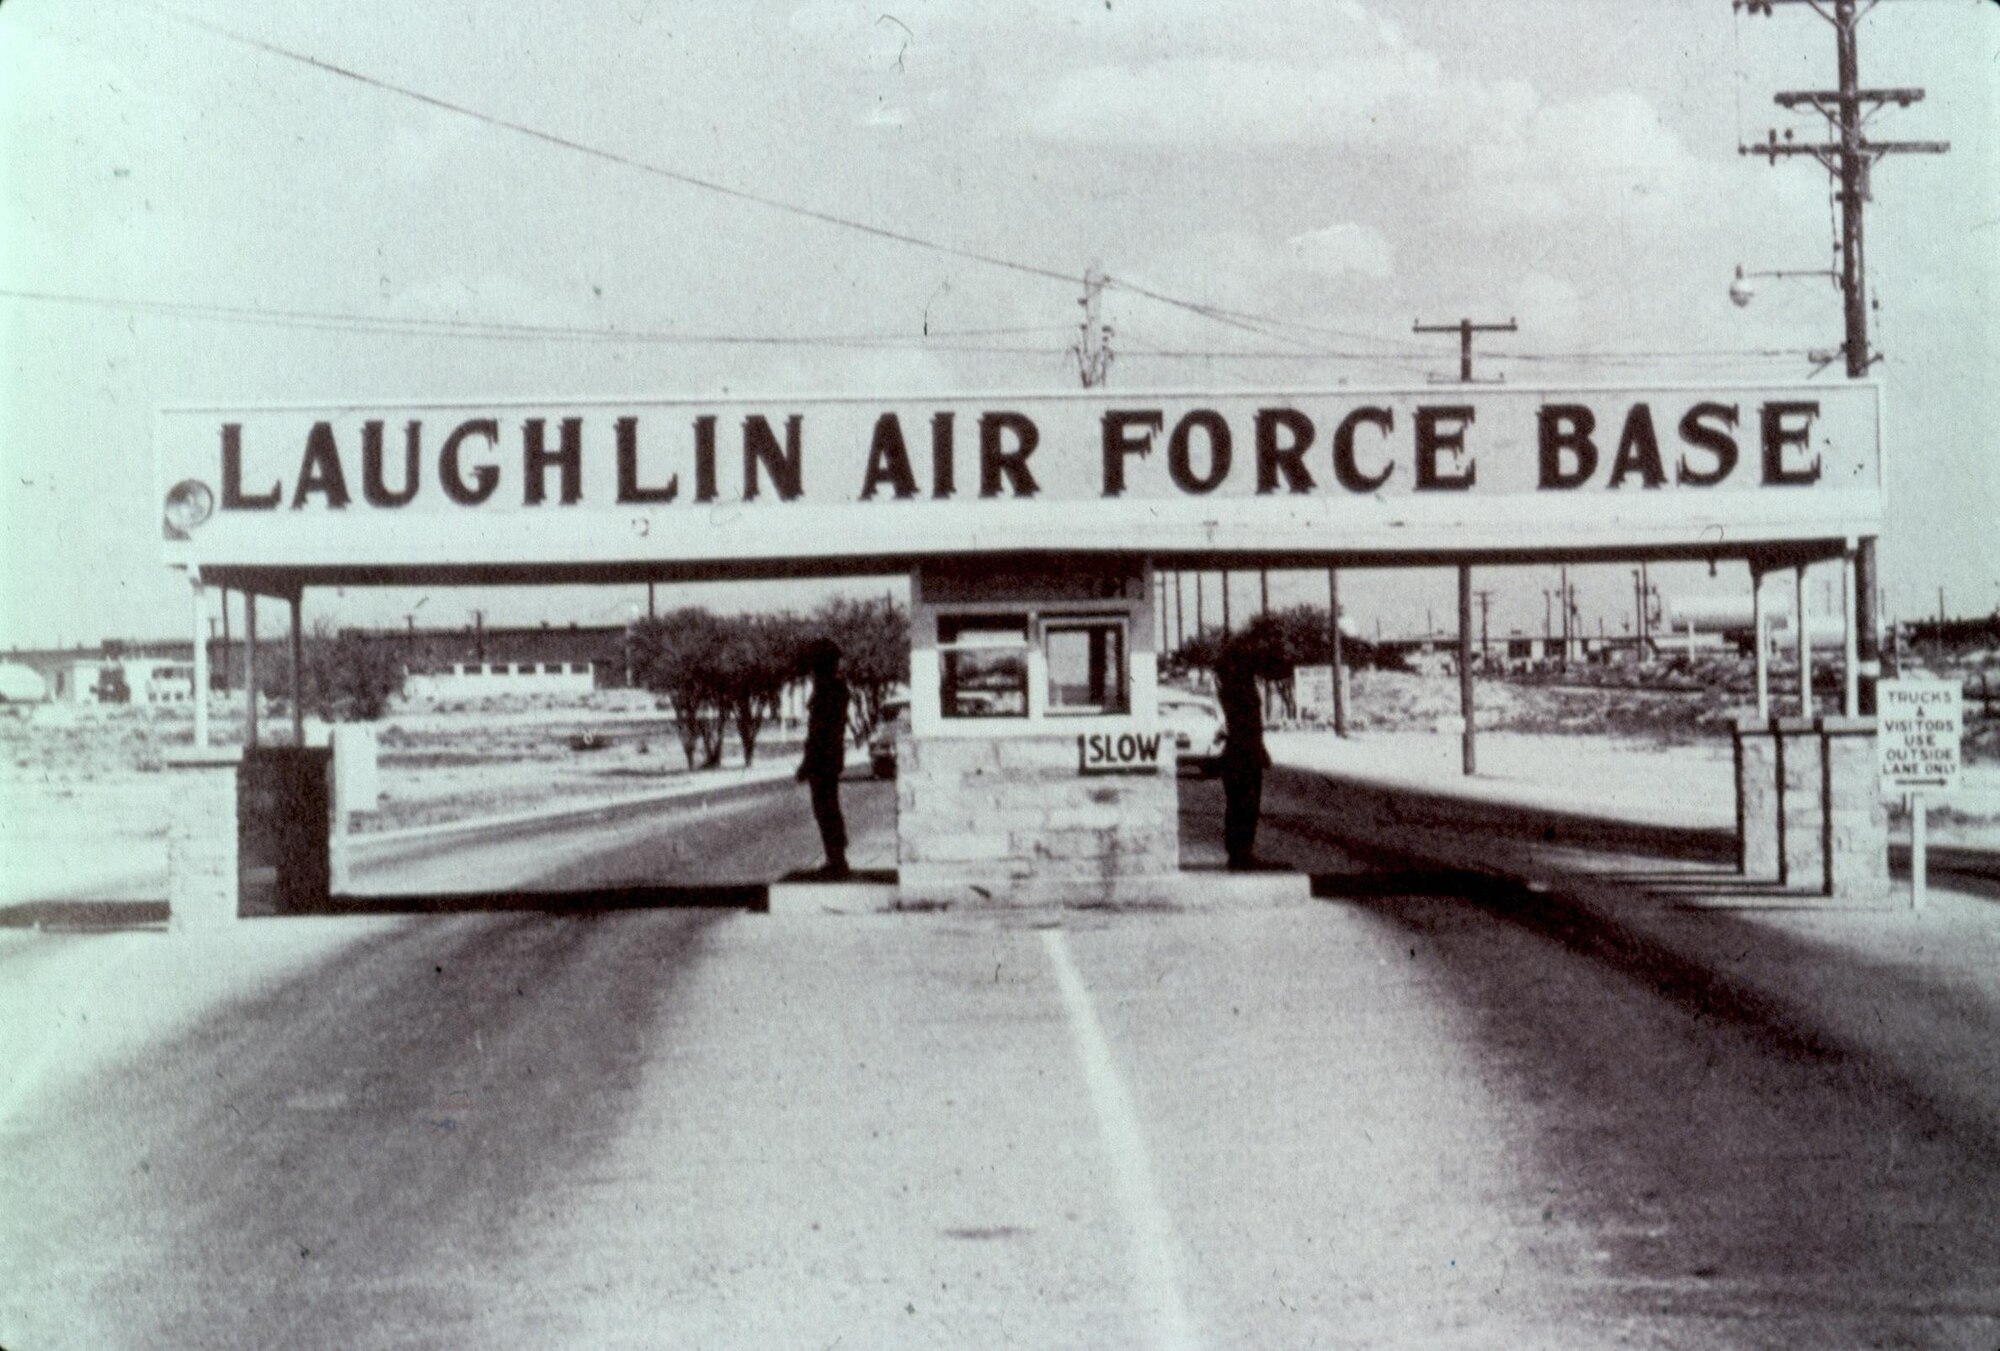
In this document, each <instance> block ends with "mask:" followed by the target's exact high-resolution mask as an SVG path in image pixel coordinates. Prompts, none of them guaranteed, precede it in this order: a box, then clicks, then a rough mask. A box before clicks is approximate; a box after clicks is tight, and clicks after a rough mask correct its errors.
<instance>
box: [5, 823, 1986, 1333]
mask: <svg viewBox="0 0 2000 1351" xmlns="http://www.w3.org/2000/svg"><path fill="white" fill-rule="evenodd" d="M1187 787H1188V792H1187V797H1186V802H1187V809H1186V821H1187V824H1188V829H1189V831H1190V834H1191V836H1193V837H1195V838H1198V839H1208V838H1212V837H1213V834H1214V832H1215V831H1216V830H1217V829H1219V827H1218V826H1217V825H1216V822H1215V820H1214V818H1215V814H1216V809H1217V804H1218V799H1217V797H1216V795H1215V791H1214V789H1213V786H1212V785H1199V784H1192V783H1191V784H1189V785H1188V786H1187ZM799 796H800V797H802V794H800V795H799ZM887 801H888V799H887V798H886V797H885V796H882V790H880V789H878V788H869V787H862V788H861V789H860V790H859V791H857V792H855V793H851V794H850V814H851V816H852V817H853V818H854V819H855V820H856V821H857V822H863V821H866V820H870V819H872V818H870V817H869V815H868V814H869V813H871V812H873V811H874V810H876V807H875V805H871V804H886V802H887ZM762 803H763V805H761V806H759V805H755V804H753V805H750V806H747V807H739V806H730V807H728V808H727V809H717V810H715V811H714V812H712V813H703V814H699V815H696V816H669V817H663V818H661V820H660V821H658V822H656V823H654V824H653V825H652V826H645V825H625V826H622V827H621V830H620V834H619V838H618V840H616V841H612V842H608V843H607V842H606V841H602V840H599V841H596V843H595V845H594V846H593V850H594V852H593V851H592V850H586V851H584V852H583V853H581V854H579V853H577V852H575V851H573V850H572V849H571V842H568V841H565V840H562V839H549V838H541V839H539V840H538V841H522V842H520V845H519V847H520V848H521V849H523V850H528V851H530V852H535V853H538V854H539V857H540V865H539V866H540V868H541V871H539V872H536V871H535V870H534V869H533V868H531V867H528V866H527V865H526V864H523V865H522V869H523V870H522V871H521V872H520V873H519V874H518V875H517V876H516V877H515V883H519V882H520V881H522V880H523V879H528V880H533V879H540V880H541V881H545V882H546V881H548V880H550V879H552V878H557V877H567V878H571V879H576V880H578V881H580V882H581V883H583V884H589V885H597V884H600V883H609V882H623V881H626V880H629V879H631V878H633V877H634V876H638V875H645V876H648V877H651V876H654V875H655V872H656V866H657V865H659V864H660V863H661V862H662V861H663V860H664V861H671V862H673V863H674V865H675V866H676V867H678V868H681V869H683V870H684V871H683V872H682V873H680V874H677V875H679V876H685V877H696V876H701V875H712V876H716V877H722V876H725V875H726V876H737V875H739V874H741V873H742V872H743V870H744V869H746V868H748V867H749V866H750V865H749V863H748V860H749V859H751V858H753V857H754V858H756V859H758V860H759V862H758V863H757V864H756V869H755V870H765V871H768V870H769V869H773V868H775V869H779V870H784V869H789V868H792V867H800V866H809V865H810V864H812V863H813V862H815V861H816V859H817V846H816V842H815V841H814V839H813V837H812V835H811V825H810V819H809V816H807V815H806V814H805V813H804V810H803V808H804V803H803V801H798V800H793V798H792V796H791V795H789V794H787V793H784V792H783V791H782V790H781V791H780V793H779V794H777V795H775V796H773V797H770V798H767V799H762ZM1272 808H1273V824H1272V826H1271V827H1269V833H1268V834H1267V837H1266V840H1265V846H1266V850H1267V852H1270V853H1272V854H1274V855H1277V856H1280V857H1286V856H1289V857H1291V858H1292V859H1293V860H1294V861H1296V862H1300V863H1302V864H1305V865H1307V866H1311V867H1313V868H1314V870H1315V871H1319V872H1322V873H1324V874H1326V875H1327V877H1328V879H1329V882H1328V884H1327V885H1326V886H1324V887H1323V888H1322V889H1323V890H1324V891H1327V892H1328V893H1329V894H1330V897H1331V898H1330V899H1327V900H1324V901H1322V902H1319V903H1316V904H1314V905H1311V906H1304V907H1295V908H1288V909H1271V910H1263V911H1256V912H1250V913H1243V914H1185V915H1175V914H1158V913H1132V914H1114V913H1076V912H1071V913H1067V914H1016V915H1007V914H999V915H992V914H989V915H967V914H943V915H913V916H875V917H861V918H839V917H819V918H785V917H773V916H763V915H753V914H743V913H736V912H727V911H699V912H697V911H668V910H644V911H620V912H613V913H580V914H547V913H536V912H497V913H485V914H479V913H474V914H454V915H447V916H419V917H398V918H394V919H390V920H367V921H360V920H354V919H345V918H331V919H306V920H285V921H263V922H260V923H259V924H252V925H245V926H241V930H242V932H243V933H244V934H246V935H247V936H244V937H240V938H238V939H235V940H232V941H237V942H241V943H249V944H256V943H272V942H276V941H278V936H279V935H282V936H283V940H284V941H286V942H289V943H294V944H297V943H307V942H310V943H313V944H318V945H319V946H317V947H314V948H313V949H312V951H310V952H309V953H306V954H305V955H303V956H300V957H298V958H297V959H296V960H293V961H291V962H290V964H289V965H286V966H284V967H282V968H276V967H273V968H270V969H265V968H259V971H260V972H261V973H262V974H259V975H258V976H257V977H256V978H255V979H252V978H251V977H250V976H249V975H248V974H245V975H243V976H241V977H240V978H236V979H233V980H227V981H223V982H222V983H221V987H220V992H219V993H217V994H215V995H214V996H213V997H208V998H205V1000H204V1001H201V1002H200V1003H199V1007H196V1008H194V1009H193V1011H192V1012H190V1013H189V1014H188V1016H186V1017H185V1018H182V1019H179V1020H177V1021H173V1022H170V1023H164V1024H162V1027H161V1030H160V1031H159V1032H158V1033H157V1034H156V1035H150V1036H142V1035H138V1034H134V1037H133V1040H132V1042H131V1044H130V1045H129V1046H128V1047H126V1048H125V1049H123V1050H121V1051H119V1052H118V1053H117V1054H111V1053H109V1052H106V1053H104V1054H98V1055H91V1056H80V1055H79V1056H76V1057H74V1058H65V1056H64V1054H63V1051H64V1049H65V1047H66V1046H69V1045H71V1044H75V1045H79V1046H80V1045H81V1044H82V1041H81V1039H82V1038H83V1037H84V1035H85V1034H84V1031H83V1026H84V1025H83V1024H82V1023H79V1022H77V1021H76V1020H77V1019H88V1018H89V1017H90V1016H91V1014H92V1012H93V1011H94V1010H99V1009H103V1008H109V1007H110V1005H111V1004H112V1003H113V1002H114V1001H116V1000H118V999H120V998H121V997H122V998H126V999H135V998H138V997H139V996H138V995H137V994H135V993H133V992H134V991H138V990H144V989H147V988H149V984H148V983H149V982H152V983H154V984H157V983H158V982H161V981H175V980H184V979H191V977H190V976H189V975H188V974H187V972H188V970H189V969H190V967H193V968H195V969H199V967H200V966H201V962H200V961H199V960H198V959H199V957H200V953H198V952H193V950H191V949H189V948H188V947H187V943H188V942H189V941H190V940H185V939H180V938H172V939H169V938H164V937H161V936H158V935H154V934H123V935H105V936H90V937H75V936H71V937H63V936H39V937H17V938H15V939H11V940H10V941H9V945H8V946H6V947H4V948H0V982H7V983H10V984H11V985H12V986H13V988H14V989H16V990H17V991H18V990H30V989H42V988H45V989H47V990H48V991H50V992H51V993H50V995H49V1000H50V1001H53V1002H55V1003H60V1004H62V1006H63V1008H64V1009H65V1010H66V1012H65V1014H64V1018H63V1020H61V1021H51V1022H50V1023H49V1025H48V1026H46V1027H43V1026H42V1024H41V1023H40V1022H38V1021H37V1020H36V1017H35V1016H34V1013H33V1011H32V1010H31V1009H26V1008H25V1006H20V1007H19V1008H17V1011H16V1013H15V1014H14V1015H13V1016H16V1017H19V1018H20V1019H21V1026H22V1028H23V1029H24V1030H26V1031H28V1032H30V1033H31V1034H32V1033H34V1032H35V1031H36V1029H37V1028H41V1035H42V1036H43V1037H44V1039H45V1041H44V1044H43V1046H42V1048H41V1049H42V1055H41V1061H40V1063H41V1064H42V1066H43V1073H42V1075H41V1077H40V1079H39V1080H37V1081H36V1082H35V1084H34V1086H33V1091H32V1092H26V1091H23V1092H14V1093H12V1094H0V1345H4V1346H5V1347H7V1348H8V1349H9V1351H31V1349H32V1348H39V1347H70V1346H82V1347H98V1346H102V1347H154V1346H203V1347H224V1348H228V1347H246V1348H247V1347H258V1348H265V1347H276V1346H284V1347H295V1346H296V1347H314V1346H329V1347H331V1346H341V1347H404V1346H409V1347H418V1346H422V1347H430V1346H444V1347H456V1346H577V1347H599V1346H633V1347H652V1346H691V1347H745V1348H750V1347H757V1348H762V1347H790V1346H799V1347H827V1346H845V1347H871V1348H872V1347H937V1346H968V1347H990V1346H1007V1345H1018V1346H1032V1347H1050V1346H1091V1347H1125V1346H1131V1347H1224V1346H1240V1347H1271V1346H1328V1347H1378V1346H1408V1347H1438V1346H1446V1347H1452V1346H1458V1347H1494V1346H1539V1347H1578V1348H1584V1347H1602V1346H1642V1347H1676V1348H1681V1347H1697V1348H1698V1347H1785V1348H1796V1347H1801V1346H1812V1347H1822V1346H1824V1347H1861V1346H1888V1347H1903V1346H1969V1347H1981V1348H1990V1347H1993V1346H1996V1345H2000V1219H1996V1216H2000V1129H1996V1125H1995V1122H1996V1121H2000V1114H1995V1113H1993V1112H1991V1111H1988V1110H1985V1109H1986V1108H1988V1107H1990V1106H1991V1104H1992V1101H1993V1100H1994V1099H1995V1098H1996V1097H2000V1086H1996V1085H1995V1084H1994V1083H1993V1082H1992V1080H1993V1074H1992V1064H1993V1062H1992V1061H1991V1060H1988V1061H1987V1062H1985V1069H1984V1071H1983V1073H1984V1076H1985V1077H1984V1079H1983V1080H1981V1079H1980V1077H1979V1076H1980V1073H1981V1071H1980V1070H1979V1065H1978V1062H1977V1060H1976V1059H1975V1060H1974V1061H1973V1062H1972V1069H1973V1072H1972V1073H1970V1074H1968V1069H1967V1059H1966V1057H1965V1056H1964V1055H1963V1054H1960V1053H1959V1050H1958V1048H1959V1047H1960V1045H1961V1044H1962V1043H1963V1042H1964V1041H1965V1040H1966V1038H1967V1037H1968V1036H1971V1035H1973V1034H1980V1035H1983V1034H1984V1032H1985V1031H1986V1030H1990V1024H1991V1021H1992V1004H1993V1002H1994V1001H1993V999H1992V997H1991V994H1990V987H1988V989H1986V990H1981V989H1979V988H1976V987H1970V986H1968V987H1965V988H1952V989H1944V988H1926V987H1925V986H1924V985H1923V980H1922V978H1921V975H1914V976H1913V975H1912V974H1911V971H1910V969H1908V968H1906V967H1900V966H1896V965H1895V964H1894V963H1893V962H1891V961H1890V960H1889V959H1888V958H1886V957H1885V958H1883V959H1881V960H1879V961H1860V960H1857V959H1855V958H1854V957H1853V956H1852V946H1851V945H1842V944H1838V943H1833V942H1824V943H1816V942H1814V941H1812V939H1811V935H1810V934H1808V933H1789V934H1788V933H1786V932H1778V931H1771V930H1763V929H1754V928H1751V927H1747V926H1732V922H1731V921H1728V920H1727V919H1717V918H1712V917H1703V918H1702V919H1701V920H1699V921H1697V922H1698V923H1699V924H1700V925H1701V926H1702V927H1701V928H1700V929H1699V934H1700V935H1701V941H1702V942H1706V943H1710V944H1712V945H1714V946H1715V947H1716V948H1717V950H1718V952H1722V951H1724V950H1727V954H1726V955H1723V956H1718V957H1717V958H1716V960H1715V961H1714V963H1713V964H1712V965H1711V966H1709V967H1704V968H1702V969H1694V968H1692V967H1690V966H1688V965H1687V962H1686V959H1685V958H1684V957H1681V958H1674V957H1672V956H1671V955H1670V954H1668V953H1666V952H1664V951H1663V950H1660V949H1658V948H1657V947H1649V946H1648V945H1647V941H1646V940H1644V939H1641V938H1637V937H1634V936H1633V935H1631V934H1625V935H1614V934H1607V933H1604V932H1600V931H1598V930H1597V929H1595V928H1593V926H1594V925H1598V924H1599V923H1600V922H1599V921H1597V920H1594V919H1592V918H1591V917H1590V916H1587V915H1583V914H1579V913H1575V912H1571V911H1568V910H1565V909H1564V907H1563V906H1562V904H1561V903H1560V902H1559V901H1556V900H1553V899H1550V898H1536V897H1530V896H1523V895H1516V894H1512V893H1509V892H1506V891H1504V890H1499V889H1491V888H1481V887H1478V886H1474V885H1471V884H1465V885H1462V886H1461V885H1455V884H1450V885H1447V883H1449V879H1437V878H1432V879H1428V880H1427V882H1426V885H1427V887H1428V889H1429V890H1430V892H1431V893H1432V894H1409V889H1408V886H1407V885H1405V884H1404V883H1399V882H1398V880H1397V879H1394V878H1388V877H1384V876H1383V875H1382V874H1380V873H1371V872H1367V871H1365V870H1362V869H1360V868H1359V867H1358V866H1356V865H1354V864H1353V863H1352V862H1351V861H1350V860H1345V859H1343V858H1342V857H1340V856H1339V855H1338V853H1337V851H1329V850H1328V849H1327V847H1326V846H1325V845H1324V844H1322V843H1319V842H1318V841H1319V840H1320V839H1321V838H1322V837H1323V835H1324V833H1325V832H1324V824H1325V823H1324V822H1323V821H1319V822H1317V823H1314V822H1305V821H1303V820H1300V821H1295V822H1294V823H1293V824H1292V825H1287V824H1286V822H1287V819H1288V812H1287V804H1286V803H1285V802H1284V801H1283V800H1282V797H1280V798H1279V799H1278V800H1276V801H1274V802H1273V804H1272ZM793 818H797V819H798V820H802V821H803V831H804V834H803V836H801V835H800V833H799V829H800V827H799V826H798V824H797V821H795V820H794V819H793ZM863 829H865V830H868V831H877V830H879V829H880V826H879V823H878V824H872V825H864V827H863ZM1204 832H1206V833H1204ZM860 833H861V832H860V831H857V836H859V835H860ZM1203 847H1204V848H1205V847H1206V846H1203ZM752 850H756V851H760V852H758V853H756V854H754V855H753V854H752V853H751V852H750V851H752ZM1315 851H1316V852H1315ZM484 852H487V853H492V852H496V851H492V850H487V851H484ZM497 852H500V853H505V852H506V851H505V850H501V851H497ZM467 867H469V864H468V865H467ZM753 871H754V870H753ZM458 875H459V876H461V877H463V876H465V875H468V874H467V873H466V872H465V871H464V870H461V872H460V873H459V874H458ZM1343 879H1344V880H1343ZM512 884H514V883H510V884H509V885H512ZM1774 932H1775V933H1776V936H1775V937H1774V936H1773V934H1774ZM260 933H261V934H265V935H271V937H260ZM1739 945H1740V947H1741V949H1742V950H1741V951H1736V949H1737V947H1738V946H1739ZM191 953H192V956H193V958H195V959H196V960H193V961H190V955H191ZM170 959H171V960H170ZM1677 961H1678V962H1679V963H1680V965H1676V962H1677ZM1892 968H1893V969H1892ZM246 972H247V968H246ZM208 974H209V977H210V979H213V977H214V973H213V972H212V971H211V972H209V973H208ZM1775 989H1783V990H1790V991H1793V992H1794V993H1795V994H1797V995H1798V997H1797V998H1796V999H1793V1000H1791V1001H1789V1002H1786V1001H1774V1000H1773V999H1771V998H1764V997H1754V996H1753V992H1754V991H1764V992H1767V993H1768V992H1769V991H1771V990H1775ZM121 991H122V992H124V993H123V994H122V995H121ZM1815 992H1816V993H1815ZM1891 995H1893V996H1894V999H1893V1003H1894V1004H1895V1005H1896V1007H1891V1006H1890V1005H1891V1003H1892V1000H1891ZM93 1001H96V1002H95V1003H93ZM1815 1001H1816V1002H1815ZM40 1006H41V1005H40V1004H37V1005H36V1007H40ZM24 1010H25V1011H24ZM1815 1010H1817V1011H1818V1012H1817V1013H1815ZM1899 1010H1900V1011H1899ZM1899 1018H1900V1019H1905V1020H1907V1019H1909V1018H1919V1019H1920V1022H1919V1024H1918V1025H1916V1026H1915V1027H1912V1026H1909V1025H1907V1024H1906V1023H1905V1022H1899V1021H1898V1020H1899ZM1942 1019H1954V1020H1955V1021H1953V1022H1952V1023H1951V1024H1950V1025H1949V1026H1946V1025H1944V1023H1942V1022H1941V1021H1939V1020H1942ZM64 1038H70V1039H71V1040H70V1041H68V1042H66V1041H65V1040H64ZM1973 1039H1974V1040H1977V1036H1974V1037H1973ZM1987 1044H1989V1045H1990V1044H1992V1043H1990V1042H1989V1043H1987ZM1926 1047H1929V1048H1931V1050H1932V1052H1933V1054H1931V1055H1929V1056H1927V1055H1926V1051H1925V1048H1926ZM6 1063H8V1062H7V1061H6V1060H5V1059H4V1053H0V1064H6Z"/></svg>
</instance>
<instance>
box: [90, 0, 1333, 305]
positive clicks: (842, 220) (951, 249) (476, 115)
mask: <svg viewBox="0 0 2000 1351" xmlns="http://www.w3.org/2000/svg"><path fill="white" fill-rule="evenodd" d="M126 2H128V4H132V6H134V8H144V10H150V12H154V14H158V16H162V18H168V20H172V22H180V24H186V26H190V28H198V30H202V32H206V34H210V36H216V38H222V40H226V42H236V44H240V46H248V48H252V50H256V52H264V54H266V56H276V58H280V60H288V62H296V64H300V66H308V68H312V70H318V72H322V74H330V76H338V78H342V80H352V82H356V84H362V86H368V88H372V90H378V92H384V94H396V96H402V98H410V100H416V102H420V104H426V106H430V108H440V110H444V112H452V114H458V116H462V118H472V120H474V122H482V124H486V126H494V128H500V130H508V132H514V134H518V136H528V138H532V140H540V142H544V144H550V146H560V148H564V150H574V152H578V154H584V156H590V158H594V160H604V162H606V164H618V166H620V168H628V170H634V172H640V174H652V176H656V178H664V180H668V182H674V184H680V186H684V188H696V190H700V192H712V194H716V196H722V198H730V200H734V202H748V204H752V206H762V208H766V210H774V212H784V214H790V216H800V218H804V220H814V222H820V224H824V226H836V228H840V230H854V232H858V234H864V236H870V238H878V240H888V242H892V244H904V246H910V248H920V250H928V252H934V254H944V256H948V258H962V260H966V262H978V264H986V266H990V268H1002V270H1008V272H1018V274H1024V276H1034V278H1042V280H1048V282H1064V284H1072V282H1074V278H1072V276H1070V274H1066V272H1058V270H1056V268H1044V266H1040V264H1028V262H1020V260H1016V258H1004V256H1000V254H988V252H982V250H974V248H964V246H958V244H944V242H942V240H930V238H924V236H920V234H910V232H906V230H890V228H888V226H876V224H870V222H866V220H856V218H852V216H840V214H836V212H826V210H820V208H814V206H806V204H802V202H788V200H784V198H774V196H768V194H762V192H750V190H746V188H732V186H730V184H724V182H718V180H714V178H702V176H698V174H688V172H682V170H674V168H668V166H664V164H654V162H650V160H640V158H636V156H628V154H620V152H616V150H606V148H602V146H592V144H588V142H580V140H574V138H570V136H560V134H556V132H546V130H542V128H538V126H532V124H528V122H516V120H512V118H502V116H498V114H490V112H482V110H478V108H472V106H466V104H458V102H452V100H448V98H440V96H436V94H426V92H422V90H416V88H410V86H406V84H396V82H392V80H382V78H378V76H370V74H366V72H362V70H354V68H350V66H340V64H336V62H330V60H324V58H320V56H312V54H310V52H296V50H292V48H286V46H280V44H276V42H268V40H264V38H256V36H252V34H246V32H238V30H234V28H228V26H224V24H216V22H210V20H204V18H196V16H192V14H186V12H182V10H176V8H172V6H164V4H152V0H126ZM1104 286H1110V288H1118V290H1124V292H1130V294H1134V296H1144V298H1146V300H1152V302H1156V304H1164V306H1172V308H1176V310H1184V312H1188V314H1196V316H1202V318H1206V320H1210V322H1216V324H1224V326H1230V328H1242V330H1246V332H1254V334H1260V336H1264V338H1276V340H1278V342H1294V340H1292V338H1288V336H1286V334H1282V332H1272V330H1276V328H1284V326H1288V322H1284V320H1268V318H1264V316H1250V314H1244V312H1238V310H1224V308H1220V306H1210V304H1202V302H1194V300H1184V298H1180V296H1172V294H1168V292H1162V290H1156V288H1150V286H1142V284H1138V282H1128V280H1124V278H1114V276H1106V278H1104Z"/></svg>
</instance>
